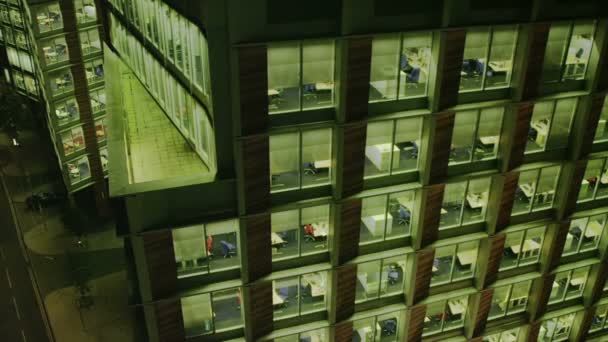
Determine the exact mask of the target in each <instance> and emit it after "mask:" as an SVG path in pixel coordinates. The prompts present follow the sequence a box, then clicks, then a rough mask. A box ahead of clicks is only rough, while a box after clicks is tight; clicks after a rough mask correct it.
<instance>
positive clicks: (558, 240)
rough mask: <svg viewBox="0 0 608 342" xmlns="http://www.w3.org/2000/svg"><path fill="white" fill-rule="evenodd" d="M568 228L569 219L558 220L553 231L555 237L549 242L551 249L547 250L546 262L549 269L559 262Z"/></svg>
mask: <svg viewBox="0 0 608 342" xmlns="http://www.w3.org/2000/svg"><path fill="white" fill-rule="evenodd" d="M569 230H570V220H567V221H563V222H560V224H559V227H558V228H557V231H556V232H555V233H556V234H555V239H554V240H553V243H552V244H551V250H550V252H549V257H548V258H549V259H548V262H547V264H548V265H549V269H550V270H552V269H554V268H555V267H557V266H558V265H559V263H560V259H561V257H562V253H563V252H564V245H565V244H566V239H567V238H568V231H569Z"/></svg>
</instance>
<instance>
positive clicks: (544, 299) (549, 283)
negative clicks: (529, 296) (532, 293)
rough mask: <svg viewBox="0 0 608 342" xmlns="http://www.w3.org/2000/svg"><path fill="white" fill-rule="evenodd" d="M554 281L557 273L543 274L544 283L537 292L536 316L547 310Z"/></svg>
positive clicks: (542, 280)
mask: <svg viewBox="0 0 608 342" xmlns="http://www.w3.org/2000/svg"><path fill="white" fill-rule="evenodd" d="M553 281H555V274H546V275H543V276H542V278H541V282H542V283H541V286H540V288H539V291H538V292H537V294H536V300H537V306H536V313H535V317H534V318H538V317H541V316H542V315H544V314H545V312H546V311H547V304H548V303H549V296H550V295H551V290H552V289H553ZM532 341H534V340H532Z"/></svg>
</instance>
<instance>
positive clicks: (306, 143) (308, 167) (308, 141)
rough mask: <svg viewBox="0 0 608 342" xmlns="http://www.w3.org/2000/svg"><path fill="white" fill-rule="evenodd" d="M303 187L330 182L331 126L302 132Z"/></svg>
mask: <svg viewBox="0 0 608 342" xmlns="http://www.w3.org/2000/svg"><path fill="white" fill-rule="evenodd" d="M301 172H302V187H313V186H320V185H325V184H329V182H330V179H331V178H330V175H331V128H327V129H318V130H314V131H305V132H303V133H302V171H301Z"/></svg>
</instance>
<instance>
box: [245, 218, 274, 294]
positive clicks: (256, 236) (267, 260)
mask: <svg viewBox="0 0 608 342" xmlns="http://www.w3.org/2000/svg"><path fill="white" fill-rule="evenodd" d="M242 220H243V221H244V223H245V229H246V230H247V231H246V235H247V241H246V243H247V249H246V250H247V274H246V278H245V279H246V281H247V282H252V281H256V280H258V279H260V278H261V277H263V276H266V275H268V274H270V273H271V272H272V250H271V245H270V214H260V215H256V216H248V217H245V218H243V219H242Z"/></svg>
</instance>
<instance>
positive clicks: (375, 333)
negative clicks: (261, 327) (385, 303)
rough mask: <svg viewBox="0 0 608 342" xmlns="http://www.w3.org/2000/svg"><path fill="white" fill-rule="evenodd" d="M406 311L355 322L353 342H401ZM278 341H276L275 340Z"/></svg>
mask: <svg viewBox="0 0 608 342" xmlns="http://www.w3.org/2000/svg"><path fill="white" fill-rule="evenodd" d="M404 321H405V311H396V312H391V313H386V314H382V315H378V316H373V317H369V318H364V319H360V320H357V321H354V322H353V341H387V342H393V341H400V340H402V338H403V337H404V336H403V334H404V331H402V330H403V329H402V326H403V325H404V324H403V322H404ZM275 341H276V340H275Z"/></svg>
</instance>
